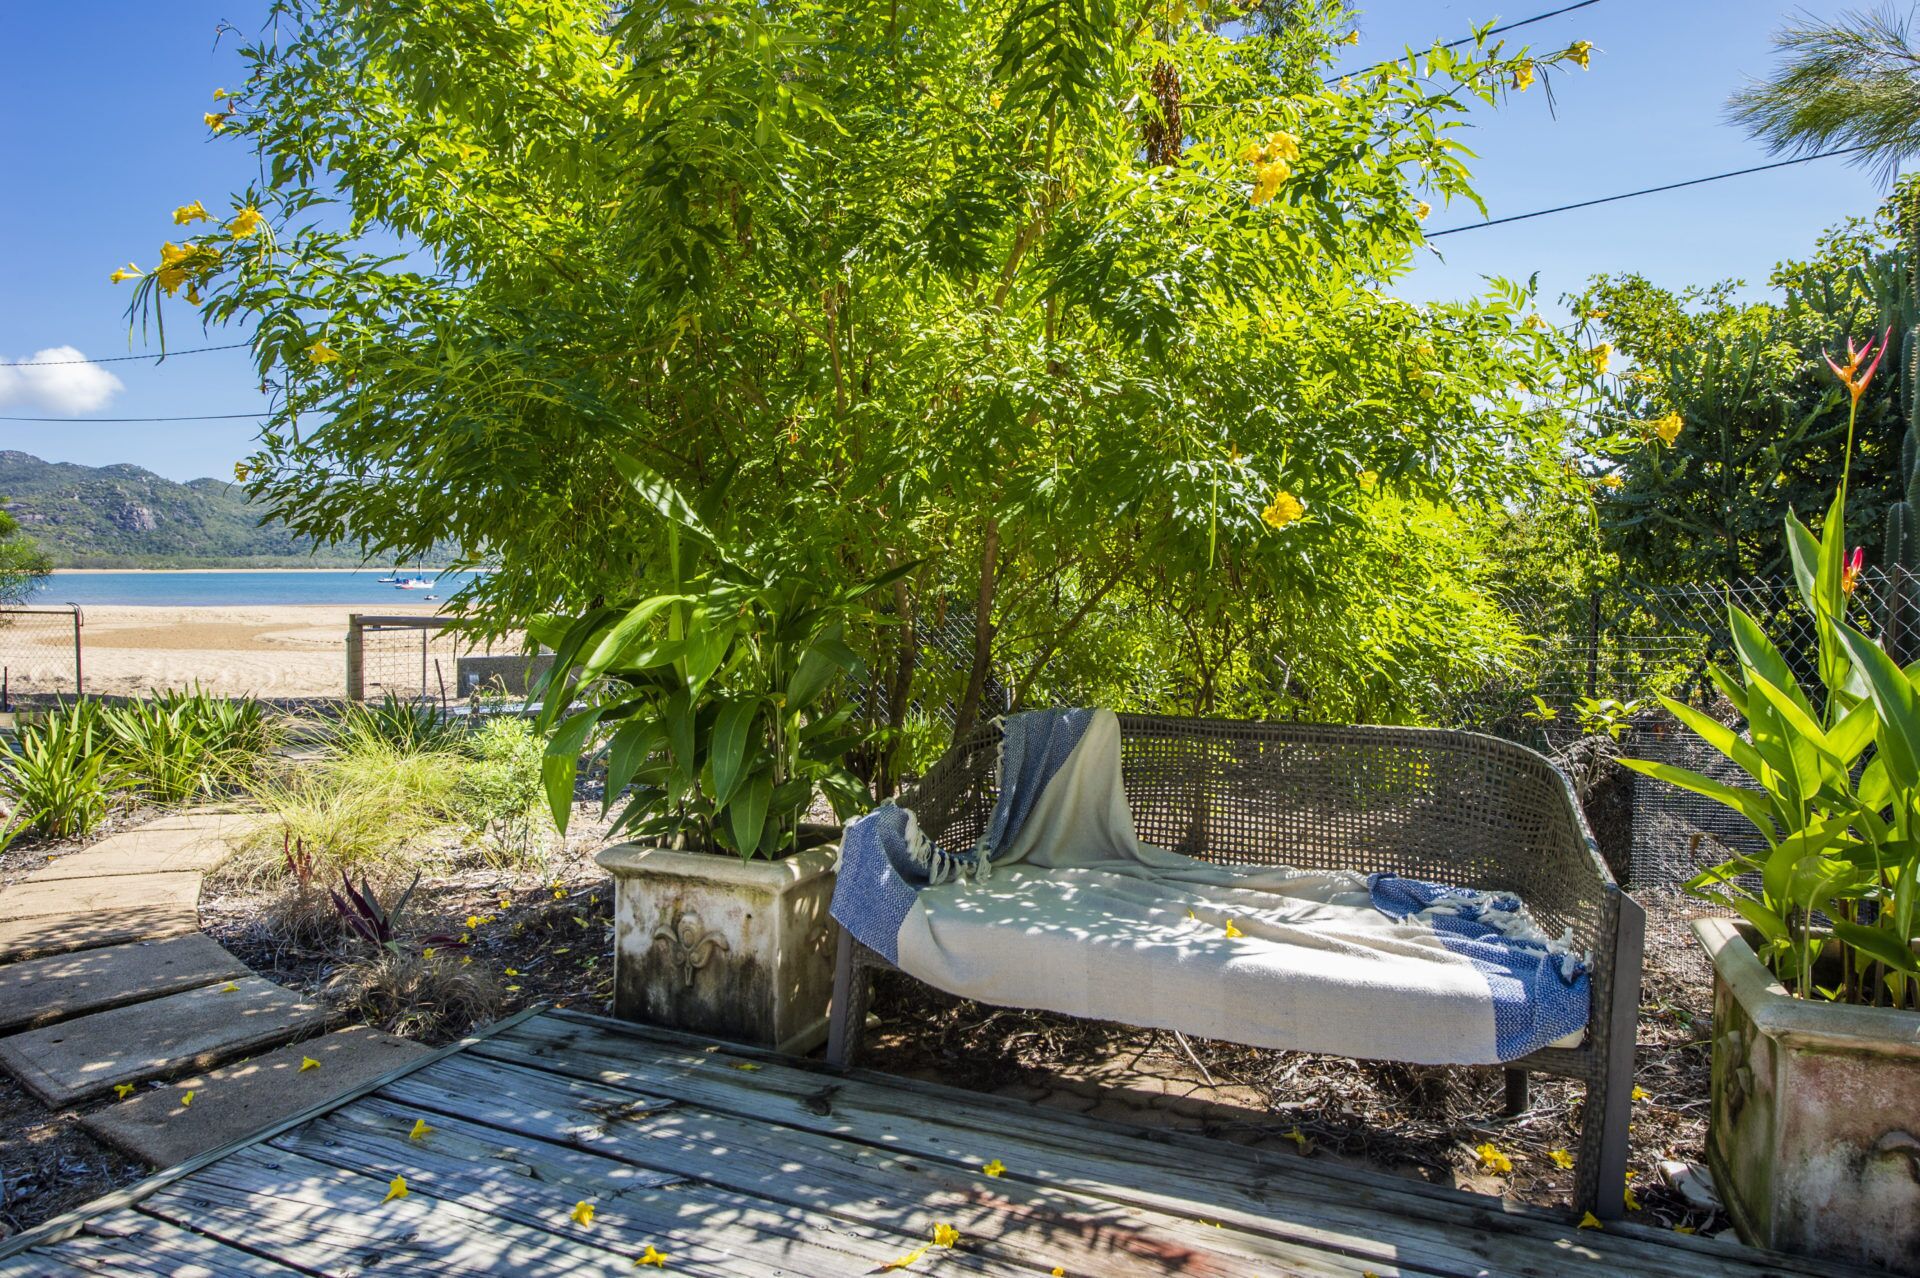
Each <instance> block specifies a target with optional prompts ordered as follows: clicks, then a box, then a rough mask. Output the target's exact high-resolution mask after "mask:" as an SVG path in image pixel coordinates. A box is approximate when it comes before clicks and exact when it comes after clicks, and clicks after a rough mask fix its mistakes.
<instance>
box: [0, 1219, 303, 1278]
mask: <svg viewBox="0 0 1920 1278" xmlns="http://www.w3.org/2000/svg"><path fill="white" fill-rule="evenodd" d="M305 1272H307V1271H305V1270H301V1269H294V1268H291V1267H289V1266H287V1265H283V1264H280V1263H278V1262H277V1261H272V1260H266V1259H263V1258H261V1257H259V1256H256V1255H253V1254H252V1253H251V1252H245V1251H241V1250H240V1249H239V1248H237V1247H229V1246H227V1245H226V1244H225V1243H219V1242H215V1241H214V1240H213V1239H211V1238H203V1237H201V1236H200V1235H199V1234H196V1233H194V1232H193V1231H192V1230H190V1229H182V1228H180V1227H179V1226H178V1225H170V1224H168V1223H167V1222H166V1221H164V1220H155V1219H154V1218H153V1217H151V1216H146V1215H142V1214H141V1213H140V1212H138V1211H132V1210H123V1211H116V1212H111V1213H109V1214H107V1215H105V1216H102V1217H100V1218H99V1219H98V1220H95V1221H93V1222H92V1223H90V1224H89V1225H88V1226H87V1230H86V1232H85V1233H83V1234H80V1235H79V1236H78V1237H75V1238H70V1239H68V1240H67V1241H66V1242H65V1243H64V1244H62V1246H61V1248H60V1252H59V1256H58V1258H57V1259H56V1258H55V1257H53V1256H49V1255H47V1254H46V1253H44V1252H31V1253H29V1254H27V1255H25V1256H18V1257H15V1258H14V1259H13V1260H11V1261H0V1278H63V1276H64V1275H68V1274H86V1275H89V1278H101V1276H102V1275H110V1276H111V1278H290V1276H292V1275H299V1274H303V1273H305Z"/></svg>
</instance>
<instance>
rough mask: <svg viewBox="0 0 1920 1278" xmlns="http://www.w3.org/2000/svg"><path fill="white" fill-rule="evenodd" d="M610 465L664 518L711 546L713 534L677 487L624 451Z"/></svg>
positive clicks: (617, 454)
mask: <svg viewBox="0 0 1920 1278" xmlns="http://www.w3.org/2000/svg"><path fill="white" fill-rule="evenodd" d="M613 465H614V469H615V470H618V471H619V472H620V475H621V477H622V478H624V479H625V480H626V481H627V483H628V484H629V485H631V486H632V488H633V491H635V492H637V493H639V494H640V496H641V497H643V498H645V499H646V502H647V504H648V505H649V506H651V507H653V509H654V510H656V511H658V512H659V513H660V515H661V516H662V517H663V518H666V519H670V520H672V521H673V522H674V523H676V524H678V525H680V527H682V528H684V529H686V530H687V531H688V532H690V533H692V534H693V535H694V536H695V537H697V538H698V539H699V540H701V541H703V542H705V543H706V544H707V545H709V546H711V545H713V543H714V537H713V533H712V532H710V531H708V529H707V526H706V524H704V523H702V522H701V520H700V516H699V515H698V514H697V513H695V511H694V509H693V507H692V506H691V505H690V504H688V502H687V499H686V498H685V497H682V496H681V495H680V490H679V489H678V488H675V487H674V486H673V485H672V484H670V483H668V482H667V481H666V480H665V479H662V478H661V477H660V476H659V475H658V474H657V473H655V472H654V471H653V470H652V469H651V468H650V467H648V466H646V465H645V464H644V463H642V462H641V461H640V459H639V458H637V457H632V456H629V455H628V454H626V453H615V454H614V455H613Z"/></svg>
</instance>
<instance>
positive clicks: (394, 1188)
mask: <svg viewBox="0 0 1920 1278" xmlns="http://www.w3.org/2000/svg"><path fill="white" fill-rule="evenodd" d="M406 1196H407V1178H406V1177H405V1176H395V1177H394V1178H393V1180H392V1181H391V1182H389V1183H388V1185H387V1196H386V1197H385V1198H382V1199H381V1200H380V1201H381V1202H383V1203H390V1202H392V1201H393V1200H394V1199H396V1198H405V1197H406Z"/></svg>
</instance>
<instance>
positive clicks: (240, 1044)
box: [0, 976, 333, 1107]
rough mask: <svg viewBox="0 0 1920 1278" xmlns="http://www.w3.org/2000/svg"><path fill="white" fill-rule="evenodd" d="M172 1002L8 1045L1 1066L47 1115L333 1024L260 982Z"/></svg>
mask: <svg viewBox="0 0 1920 1278" xmlns="http://www.w3.org/2000/svg"><path fill="white" fill-rule="evenodd" d="M231 984H232V986H233V988H231V989H229V988H228V987H227V985H225V984H222V985H208V986H203V987H202V988H200V989H194V990H186V991H184V992H182V993H179V994H168V995H166V996H164V997H162V998H156V999H150V1000H148V1001H147V1002H144V1003H133V1004H129V1005H128V1006H125V1007H117V1008H114V1009H112V1010H111V1011H105V1012H94V1013H93V1014H91V1015H89V1016H82V1017H79V1018H77V1019H75V1020H71V1021H63V1022H61V1023H60V1024H58V1025H48V1026H45V1027H43V1028H41V1029H34V1030H27V1031H26V1032H25V1033H21V1034H15V1035H13V1036H12V1037H11V1038H6V1039H0V1066H4V1067H5V1068H6V1069H7V1070H9V1071H10V1072H11V1073H12V1074H13V1075H14V1077H16V1078H18V1079H19V1080H20V1081H21V1083H23V1084H24V1085H25V1086H26V1087H27V1089H28V1090H29V1091H31V1092H32V1093H33V1094H34V1095H35V1096H37V1097H39V1098H40V1099H41V1100H43V1101H45V1102H46V1103H47V1104H48V1105H52V1106H55V1107H60V1106H64V1105H71V1104H73V1103H74V1102H75V1101H81V1100H86V1099H88V1098H90V1097H94V1096H102V1095H105V1094H106V1093H107V1092H110V1091H111V1090H113V1088H114V1086H115V1085H116V1084H119V1083H140V1082H145V1081H146V1080H147V1079H150V1078H163V1077H167V1076H169V1075H173V1074H178V1073H180V1072H181V1071H183V1070H189V1069H206V1068H209V1067H211V1066H214V1065H218V1064H219V1063H221V1062H222V1061H228V1060H232V1059H233V1058H234V1057H236V1056H244V1055H246V1054H248V1053H250V1052H257V1051H261V1050H263V1049H265V1048H269V1047H277V1046H279V1045H280V1044H281V1043H285V1042H289V1041H291V1040H294V1039H299V1038H302V1037H307V1036H310V1035H313V1034H317V1033H319V1032H321V1031H322V1030H324V1029H326V1028H327V1025H328V1022H329V1021H330V1020H331V1019H332V1017H333V1012H332V1010H331V1009H329V1008H328V1007H326V1006H325V1005H323V1004H319V1003H312V1002H308V1001H307V1000H305V999H303V998H301V997H300V995H299V994H298V993H296V992H295V991H293V990H290V989H287V988H285V987H284V986H280V985H275V984H274V983H273V982H272V981H267V980H262V979H261V978H259V977H257V976H247V977H242V978H241V979H240V980H238V981H235V982H232V983H231Z"/></svg>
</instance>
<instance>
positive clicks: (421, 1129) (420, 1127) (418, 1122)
mask: <svg viewBox="0 0 1920 1278" xmlns="http://www.w3.org/2000/svg"><path fill="white" fill-rule="evenodd" d="M432 1130H433V1128H431V1127H429V1126H427V1120H426V1119H424V1118H416V1119H414V1120H413V1130H412V1131H410V1132H408V1133H407V1139H408V1140H424V1139H426V1135H427V1133H428V1132H431V1131H432Z"/></svg>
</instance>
